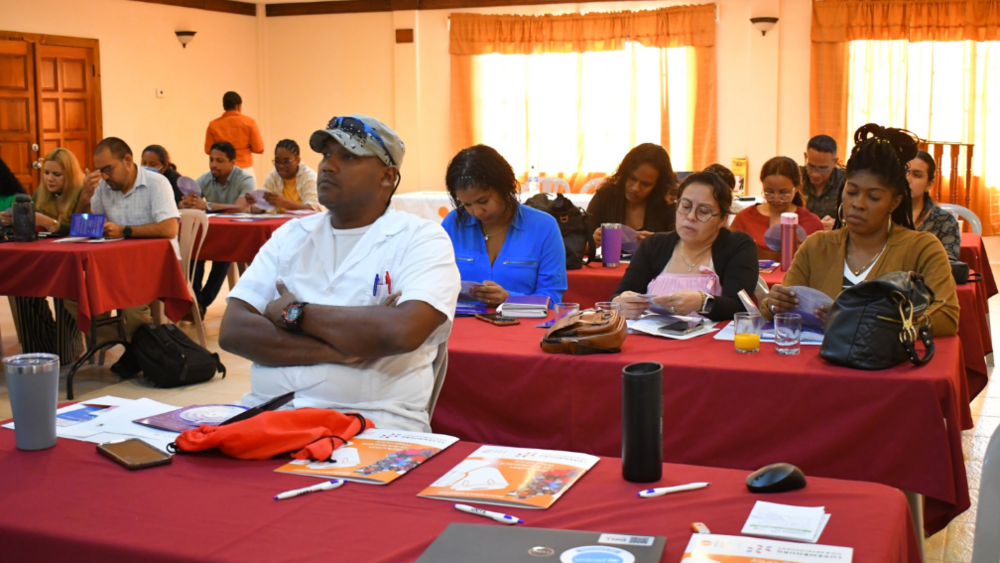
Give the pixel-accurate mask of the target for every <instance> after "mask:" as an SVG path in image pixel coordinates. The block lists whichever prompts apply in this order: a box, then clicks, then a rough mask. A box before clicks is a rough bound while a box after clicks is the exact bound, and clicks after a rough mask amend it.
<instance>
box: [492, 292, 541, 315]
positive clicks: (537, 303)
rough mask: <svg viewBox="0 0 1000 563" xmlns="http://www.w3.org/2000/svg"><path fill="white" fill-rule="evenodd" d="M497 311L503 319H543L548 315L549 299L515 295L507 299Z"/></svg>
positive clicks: (538, 296)
mask: <svg viewBox="0 0 1000 563" xmlns="http://www.w3.org/2000/svg"><path fill="white" fill-rule="evenodd" d="M497 311H498V312H500V313H501V314H503V316H505V317H519V318H525V319H544V318H545V317H547V316H548V315H549V298H548V297H546V296H544V295H517V296H511V297H508V298H507V301H504V303H503V304H502V305H500V306H499V307H497Z"/></svg>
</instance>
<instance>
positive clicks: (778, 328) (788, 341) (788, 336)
mask: <svg viewBox="0 0 1000 563" xmlns="http://www.w3.org/2000/svg"><path fill="white" fill-rule="evenodd" d="M801 338H802V315H799V314H796V313H778V314H777V315H775V316H774V343H775V344H776V349H777V350H778V353H779V354H781V355H782V356H794V355H796V354H798V353H799V342H800V340H801Z"/></svg>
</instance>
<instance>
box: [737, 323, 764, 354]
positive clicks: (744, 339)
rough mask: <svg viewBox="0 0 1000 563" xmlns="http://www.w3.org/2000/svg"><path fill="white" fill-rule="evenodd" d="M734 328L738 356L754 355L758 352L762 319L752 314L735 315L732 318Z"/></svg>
mask: <svg viewBox="0 0 1000 563" xmlns="http://www.w3.org/2000/svg"><path fill="white" fill-rule="evenodd" d="M733 322H734V323H735V327H736V351H737V352H739V353H740V354H756V353H757V352H759V351H760V329H761V326H762V325H763V324H764V323H763V320H762V317H761V316H760V315H757V314H754V313H736V315H735V316H734V317H733Z"/></svg>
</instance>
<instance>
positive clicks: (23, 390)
mask: <svg viewBox="0 0 1000 563" xmlns="http://www.w3.org/2000/svg"><path fill="white" fill-rule="evenodd" d="M3 365H4V371H5V373H6V375H7V389H8V391H9V392H10V408H11V410H12V411H13V412H14V441H15V443H16V444H17V449H19V450H44V449H46V448H51V447H52V446H54V445H56V404H57V403H58V401H59V356H56V355H55V354H21V355H19V356H9V357H6V358H4V359H3Z"/></svg>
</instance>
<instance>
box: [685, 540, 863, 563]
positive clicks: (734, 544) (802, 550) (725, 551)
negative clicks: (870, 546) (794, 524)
mask: <svg viewBox="0 0 1000 563" xmlns="http://www.w3.org/2000/svg"><path fill="white" fill-rule="evenodd" d="M683 557H684V558H683V559H681V561H686V562H687V561H690V562H692V563H693V562H695V561H699V562H703V563H710V562H712V561H725V562H726V563H762V562H765V561H766V562H767V563H851V561H852V559H853V558H854V549H852V548H850V547H837V546H832V545H802V544H800V543H790V542H783V541H773V540H772V541H761V540H759V539H755V538H744V537H741V536H720V535H716V534H692V535H691V539H690V540H689V541H688V545H687V549H685V550H684V556H683Z"/></svg>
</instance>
